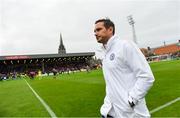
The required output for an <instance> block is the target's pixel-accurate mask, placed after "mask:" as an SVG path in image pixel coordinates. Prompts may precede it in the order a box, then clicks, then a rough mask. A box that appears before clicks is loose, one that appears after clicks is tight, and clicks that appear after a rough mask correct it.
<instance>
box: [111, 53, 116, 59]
mask: <svg viewBox="0 0 180 118" xmlns="http://www.w3.org/2000/svg"><path fill="white" fill-rule="evenodd" d="M114 58H115V54H114V53H112V54H111V55H110V60H111V61H112V60H114Z"/></svg>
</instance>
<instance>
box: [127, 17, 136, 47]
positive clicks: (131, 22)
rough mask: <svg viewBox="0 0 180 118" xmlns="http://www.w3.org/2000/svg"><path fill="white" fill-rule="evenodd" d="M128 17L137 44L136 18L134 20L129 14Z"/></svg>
mask: <svg viewBox="0 0 180 118" xmlns="http://www.w3.org/2000/svg"><path fill="white" fill-rule="evenodd" d="M127 19H128V22H129V24H130V25H131V26H132V31H133V40H134V42H135V43H136V44H137V39H136V33H135V27H134V24H135V22H134V20H133V17H132V15H130V16H128V17H127Z"/></svg>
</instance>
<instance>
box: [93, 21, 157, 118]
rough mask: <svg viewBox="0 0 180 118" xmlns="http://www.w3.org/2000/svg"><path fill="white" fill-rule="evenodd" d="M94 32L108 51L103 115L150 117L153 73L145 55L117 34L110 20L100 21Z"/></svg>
mask: <svg viewBox="0 0 180 118" xmlns="http://www.w3.org/2000/svg"><path fill="white" fill-rule="evenodd" d="M94 33H95V36H96V39H97V42H98V43H102V44H103V48H104V50H105V55H104V58H103V61H102V65H103V74H104V78H105V82H106V96H105V99H104V104H103V105H102V107H101V109H100V112H101V115H102V117H104V118H106V117H108V116H110V117H114V118H134V117H136V118H139V117H141V118H142V117H150V114H149V111H148V109H147V106H146V102H145V95H146V94H147V92H148V90H149V89H150V88H151V86H152V85H153V82H154V76H153V74H152V71H151V69H150V67H149V65H148V63H147V61H146V59H145V57H144V55H143V54H142V53H141V51H140V50H139V48H138V47H137V46H136V45H135V44H134V43H133V42H131V41H127V40H120V39H119V38H118V37H117V36H115V35H114V34H115V26H114V23H113V22H112V21H111V20H110V19H100V20H97V21H96V22H95V29H94Z"/></svg>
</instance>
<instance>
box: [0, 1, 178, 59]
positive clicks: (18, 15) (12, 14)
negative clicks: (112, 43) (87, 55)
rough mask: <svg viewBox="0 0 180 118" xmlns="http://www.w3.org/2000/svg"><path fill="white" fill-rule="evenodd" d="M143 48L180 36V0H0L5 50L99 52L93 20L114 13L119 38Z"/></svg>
mask: <svg viewBox="0 0 180 118" xmlns="http://www.w3.org/2000/svg"><path fill="white" fill-rule="evenodd" d="M129 15H132V17H133V19H134V21H135V31H136V37H137V43H138V46H139V47H140V48H147V47H148V46H149V47H151V48H154V47H158V46H161V45H164V42H165V43H166V44H171V43H176V42H178V40H180V0H0V56H5V55H29V54H55V53H58V47H59V43H60V33H61V34H62V38H63V43H64V45H65V48H66V52H67V53H78V52H98V50H99V48H100V46H101V44H98V43H97V41H96V39H95V36H94V22H95V21H96V20H98V19H101V18H110V19H111V20H112V21H113V22H114V24H115V27H116V35H118V36H119V37H120V39H125V40H133V35H132V27H131V25H129V23H128V20H127V16H129Z"/></svg>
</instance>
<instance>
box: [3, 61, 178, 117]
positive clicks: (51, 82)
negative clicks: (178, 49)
mask: <svg viewBox="0 0 180 118" xmlns="http://www.w3.org/2000/svg"><path fill="white" fill-rule="evenodd" d="M150 65H151V68H152V70H153V73H154V76H155V78H156V81H155V83H154V86H153V87H152V89H151V90H150V91H149V93H148V95H147V96H146V101H147V105H148V108H149V110H152V109H154V108H156V107H158V106H161V105H163V104H165V103H167V102H169V101H171V100H173V99H175V98H177V97H179V93H180V86H179V80H180V78H179V77H180V60H176V61H166V62H157V63H151V64H150ZM26 79H27V81H28V83H29V84H30V85H31V86H32V88H33V89H34V90H35V91H36V92H37V93H38V94H39V96H41V98H42V99H43V100H44V101H45V102H46V103H47V104H48V105H49V106H50V107H51V109H52V110H53V111H54V112H55V114H56V115H57V116H58V117H99V116H100V114H99V108H100V106H101V104H102V103H103V99H104V96H105V83H104V80H103V75H102V70H94V71H92V72H90V73H86V72H80V73H75V74H72V73H71V74H70V75H68V74H61V75H58V76H57V77H56V79H55V78H53V76H48V77H42V79H40V78H38V77H37V78H35V80H30V79H28V78H26ZM0 90H1V91H0V101H1V102H0V116H1V117H2V116H3V117H11V116H16V117H18V116H19V117H20V116H22V117H34V116H37V117H49V114H48V113H47V112H46V110H45V109H44V107H43V106H42V105H41V103H40V102H39V101H38V100H37V98H36V97H35V96H34V94H33V93H32V92H31V90H30V89H29V88H28V86H27V85H26V83H25V81H24V80H23V79H19V80H11V81H2V82H0ZM179 104H180V103H179V102H176V103H174V104H172V105H171V106H168V107H166V108H164V109H162V110H160V111H158V112H155V113H153V114H152V116H154V117H158V116H159V117H166V116H169V117H177V116H180V110H178V109H180V107H179V106H180V105H179Z"/></svg>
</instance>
